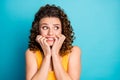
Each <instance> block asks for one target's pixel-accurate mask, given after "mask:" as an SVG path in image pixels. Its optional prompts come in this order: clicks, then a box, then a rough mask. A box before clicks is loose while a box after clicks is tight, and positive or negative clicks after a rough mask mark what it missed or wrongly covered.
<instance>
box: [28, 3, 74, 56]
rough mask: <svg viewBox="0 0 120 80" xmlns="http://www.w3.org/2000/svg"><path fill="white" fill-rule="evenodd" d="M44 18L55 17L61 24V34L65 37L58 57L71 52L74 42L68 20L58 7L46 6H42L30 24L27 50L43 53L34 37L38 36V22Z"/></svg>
mask: <svg viewBox="0 0 120 80" xmlns="http://www.w3.org/2000/svg"><path fill="white" fill-rule="evenodd" d="M45 17H57V18H59V19H60V21H61V24H62V34H63V35H64V36H65V37H66V39H65V41H64V42H63V45H62V47H61V49H60V55H61V56H63V55H65V54H67V53H68V52H70V51H71V48H72V47H73V46H72V43H73V40H74V32H73V28H72V26H71V24H70V21H69V20H68V17H67V15H66V14H65V13H64V10H63V9H61V8H60V7H59V6H57V7H56V6H55V5H49V4H46V5H45V6H42V7H41V8H40V9H39V10H38V12H37V13H36V14H35V17H34V21H33V22H32V29H31V30H30V36H29V39H30V41H29V46H28V47H29V49H30V50H32V51H36V50H40V51H42V52H43V50H42V48H41V46H40V45H39V43H37V42H36V40H35V39H36V36H37V35H39V34H40V31H39V21H40V20H41V19H42V18H45Z"/></svg>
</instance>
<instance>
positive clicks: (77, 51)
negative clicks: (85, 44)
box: [70, 46, 81, 56]
mask: <svg viewBox="0 0 120 80" xmlns="http://www.w3.org/2000/svg"><path fill="white" fill-rule="evenodd" d="M70 55H71V56H80V55H81V48H80V47H79V46H73V47H72V49H71V53H70Z"/></svg>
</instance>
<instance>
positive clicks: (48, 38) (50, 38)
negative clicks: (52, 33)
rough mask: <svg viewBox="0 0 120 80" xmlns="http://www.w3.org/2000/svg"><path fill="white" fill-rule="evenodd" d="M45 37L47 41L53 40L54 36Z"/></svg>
mask: <svg viewBox="0 0 120 80" xmlns="http://www.w3.org/2000/svg"><path fill="white" fill-rule="evenodd" d="M46 38H47V41H54V40H55V39H54V37H46Z"/></svg>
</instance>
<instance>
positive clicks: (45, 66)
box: [26, 4, 81, 80]
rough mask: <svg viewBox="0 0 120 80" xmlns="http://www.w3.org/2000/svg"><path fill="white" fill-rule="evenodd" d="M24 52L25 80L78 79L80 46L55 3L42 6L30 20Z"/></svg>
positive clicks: (65, 17)
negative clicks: (75, 44)
mask: <svg viewBox="0 0 120 80" xmlns="http://www.w3.org/2000/svg"><path fill="white" fill-rule="evenodd" d="M29 38H30V41H29V48H28V50H27V51H26V80H79V79H80V71H81V63H80V55H81V51H80V48H79V47H77V46H72V42H73V39H74V33H73V30H72V27H71V24H70V21H69V20H68V18H67V15H66V14H65V13H64V11H63V10H62V9H61V8H60V7H56V6H55V5H48V4H47V5H45V6H42V7H41V8H40V9H39V11H38V12H37V13H36V15H35V18H34V21H33V23H32V29H31V34H30V37H29Z"/></svg>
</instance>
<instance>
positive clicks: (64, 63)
mask: <svg viewBox="0 0 120 80" xmlns="http://www.w3.org/2000/svg"><path fill="white" fill-rule="evenodd" d="M35 54H36V59H37V66H38V69H39V68H40V66H41V63H42V54H41V53H40V51H36V53H35ZM62 66H63V68H64V70H65V71H66V72H67V69H68V54H67V55H64V56H63V57H62ZM47 80H56V78H55V73H54V71H49V72H48V78H47Z"/></svg>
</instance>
